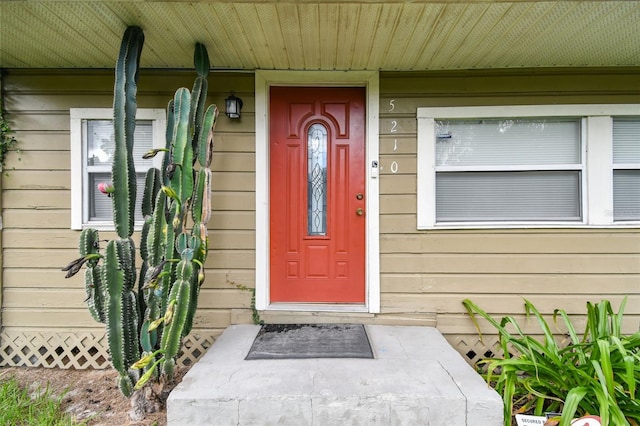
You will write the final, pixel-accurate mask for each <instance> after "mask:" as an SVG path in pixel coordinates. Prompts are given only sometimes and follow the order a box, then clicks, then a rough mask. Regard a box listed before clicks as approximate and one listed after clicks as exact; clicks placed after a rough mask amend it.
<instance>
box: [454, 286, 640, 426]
mask: <svg viewBox="0 0 640 426" xmlns="http://www.w3.org/2000/svg"><path fill="white" fill-rule="evenodd" d="M462 303H463V305H464V306H465V308H466V309H467V311H468V313H469V315H470V316H471V319H472V321H473V322H474V324H475V326H476V328H477V329H478V332H479V333H480V328H479V324H478V322H477V316H480V317H482V318H484V319H486V320H487V321H488V322H489V323H490V324H491V325H492V326H493V327H494V328H495V329H496V330H497V332H498V334H499V339H500V344H501V347H502V351H503V353H504V356H503V358H491V359H485V360H481V361H480V362H479V364H480V367H481V368H482V371H484V372H485V374H486V379H487V381H488V382H489V383H490V384H492V385H493V386H494V387H495V389H496V391H498V393H500V394H501V395H502V398H503V400H504V410H505V411H504V419H505V423H504V424H505V425H506V426H508V425H510V424H511V418H512V415H513V414H514V409H515V407H519V411H520V412H527V411H533V412H534V414H536V415H542V414H543V412H560V411H561V412H562V415H561V418H560V425H561V426H564V425H569V424H570V422H571V419H573V418H574V417H577V416H582V415H587V414H591V415H599V416H600V417H601V419H602V424H603V425H616V426H623V425H632V426H633V425H636V426H637V425H638V424H640V401H638V399H636V397H637V394H638V391H639V390H638V389H637V386H638V383H640V332H636V333H634V334H632V335H630V336H626V335H623V334H622V332H621V330H622V319H623V311H624V306H625V303H626V298H625V299H624V300H623V302H622V304H621V306H620V308H619V311H618V312H614V311H613V308H612V306H611V303H610V302H609V301H607V300H605V301H601V302H599V303H597V304H592V303H587V316H586V319H587V323H586V326H585V330H584V333H583V334H582V336H579V335H578V334H577V332H576V330H575V327H574V325H573V324H572V322H571V320H570V318H569V315H568V314H567V313H566V312H565V311H564V310H562V309H556V310H555V311H554V315H553V319H554V322H557V321H558V320H559V319H561V321H562V323H563V324H564V327H565V328H566V329H567V335H568V338H569V341H570V343H569V344H568V345H566V346H562V345H559V344H558V343H557V342H556V339H555V337H554V335H553V334H552V332H551V328H550V327H549V324H548V323H547V321H546V320H545V319H544V318H543V316H542V314H541V313H540V312H539V311H538V310H537V309H536V307H535V306H534V305H533V304H532V303H531V302H529V301H528V300H525V302H524V304H525V310H526V313H527V316H530V315H533V317H535V319H536V320H537V323H538V325H539V326H540V329H541V331H542V336H543V338H542V339H541V340H539V339H537V338H536V337H533V336H529V335H526V334H525V333H524V332H523V330H522V328H521V327H520V325H519V324H518V322H517V321H516V320H515V319H514V318H513V317H504V318H502V319H501V320H500V321H497V320H495V319H494V318H492V317H491V316H490V315H489V314H488V313H487V312H485V311H484V310H482V309H481V308H480V307H479V306H477V305H476V304H474V303H473V302H471V301H470V300H469V299H465V300H464V301H463V302H462ZM509 330H513V331H509ZM480 337H482V334H481V333H480Z"/></svg>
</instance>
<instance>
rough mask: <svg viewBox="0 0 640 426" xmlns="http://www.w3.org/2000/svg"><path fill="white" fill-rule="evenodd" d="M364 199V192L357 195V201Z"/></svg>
mask: <svg viewBox="0 0 640 426" xmlns="http://www.w3.org/2000/svg"><path fill="white" fill-rule="evenodd" d="M363 198H364V195H362V192H358V193H357V194H356V200H362V199H363Z"/></svg>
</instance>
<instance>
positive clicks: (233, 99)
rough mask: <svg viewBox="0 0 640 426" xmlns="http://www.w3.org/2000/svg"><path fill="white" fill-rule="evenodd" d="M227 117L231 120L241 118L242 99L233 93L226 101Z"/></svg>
mask: <svg viewBox="0 0 640 426" xmlns="http://www.w3.org/2000/svg"><path fill="white" fill-rule="evenodd" d="M224 103H225V106H226V111H225V114H227V117H229V118H233V119H235V118H240V110H241V109H242V99H240V98H238V97H237V96H235V95H234V93H233V92H231V95H229V97H228V98H227V99H225V100H224Z"/></svg>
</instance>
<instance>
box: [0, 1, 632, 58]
mask: <svg viewBox="0 0 640 426" xmlns="http://www.w3.org/2000/svg"><path fill="white" fill-rule="evenodd" d="M127 25H139V26H141V27H142V28H143V30H144V32H145V36H146V41H145V48H144V51H143V54H142V61H141V66H142V67H145V68H191V67H192V55H193V53H192V52H193V44H194V43H195V42H196V41H200V42H203V43H204V44H205V45H206V46H207V48H208V50H209V56H210V58H211V66H212V67H213V68H218V69H247V70H253V69H295V70H318V69H322V70H334V69H338V70H444V69H470V68H517V67H567V66H569V67H571V66H629V65H631V66H638V65H640V1H497V2H492V1H480V0H475V1H464V0H440V1H426V0H423V1H420V0H414V1H408V0H407V1H401V0H396V1H376V0H362V1H355V0H346V1H337V0H333V1H329V0H316V1H306V0H302V1H293V0H289V1H286V0H264V1H248V0H240V1H216V0H208V1H197V0H192V1H188V2H187V1H150V0H148V1H147V0H138V1H95V0H82V1H80V0H77V1H32V0H28V1H5V0H0V67H2V68H112V67H113V66H114V63H115V58H116V56H117V51H118V48H119V44H120V39H121V37H122V33H123V31H124V29H125V27H126V26H127Z"/></svg>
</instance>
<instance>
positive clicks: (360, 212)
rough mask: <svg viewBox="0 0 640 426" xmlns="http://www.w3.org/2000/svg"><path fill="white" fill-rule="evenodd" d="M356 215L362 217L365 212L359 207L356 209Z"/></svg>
mask: <svg viewBox="0 0 640 426" xmlns="http://www.w3.org/2000/svg"><path fill="white" fill-rule="evenodd" d="M356 214H357V215H358V216H362V215H363V214H364V210H362V209H361V208H360V207H358V208H357V209H356Z"/></svg>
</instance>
